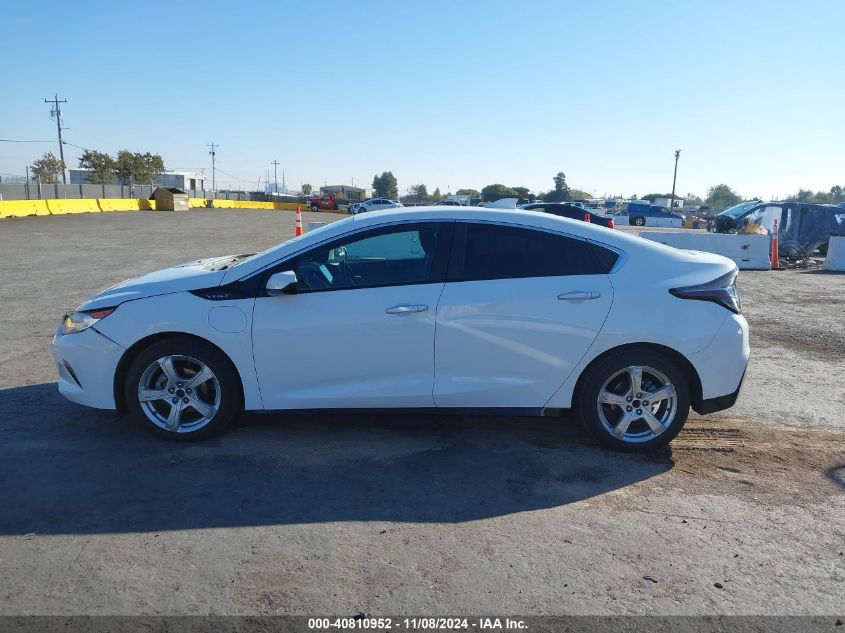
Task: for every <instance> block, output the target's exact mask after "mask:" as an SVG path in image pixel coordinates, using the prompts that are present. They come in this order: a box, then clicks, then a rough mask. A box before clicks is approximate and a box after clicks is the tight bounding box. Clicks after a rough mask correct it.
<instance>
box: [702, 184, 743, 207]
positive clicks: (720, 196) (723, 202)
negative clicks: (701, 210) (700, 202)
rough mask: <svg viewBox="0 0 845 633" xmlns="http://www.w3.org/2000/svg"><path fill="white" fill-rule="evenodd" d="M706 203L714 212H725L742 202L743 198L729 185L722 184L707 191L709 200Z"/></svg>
mask: <svg viewBox="0 0 845 633" xmlns="http://www.w3.org/2000/svg"><path fill="white" fill-rule="evenodd" d="M704 202H705V203H706V204H707V206H709V207H712V208H713V210H714V211H724V210H725V209H727V208H728V207H732V206H734V205H735V204H739V203H740V202H742V198H741V197H740V196H739V195H737V193H736V192H735V191H734V190H733V189H731V188H730V187H729V186H728V185H725V184H721V185H716V186H715V187H710V189H708V190H707V199H706V200H705V201H704Z"/></svg>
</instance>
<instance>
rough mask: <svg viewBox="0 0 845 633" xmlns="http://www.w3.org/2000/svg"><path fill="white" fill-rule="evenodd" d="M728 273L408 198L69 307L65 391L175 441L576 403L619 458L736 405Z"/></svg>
mask: <svg viewBox="0 0 845 633" xmlns="http://www.w3.org/2000/svg"><path fill="white" fill-rule="evenodd" d="M736 276H737V269H736V265H735V264H734V263H733V262H732V261H731V260H729V259H727V258H725V257H721V256H719V255H714V254H710V253H701V252H690V251H683V250H678V249H674V248H671V247H668V246H665V245H662V244H659V243H657V242H652V241H649V240H644V239H641V238H638V237H635V236H633V235H628V234H625V233H623V232H621V231H608V230H607V229H605V228H604V227H601V226H595V225H593V224H588V223H586V222H580V221H573V220H569V219H567V218H561V217H558V216H556V215H552V214H548V213H536V212H533V211H523V210H517V209H478V208H474V207H416V208H403V209H394V210H391V211H384V212H373V213H365V214H361V215H355V216H352V217H348V218H345V219H343V220H340V221H338V222H333V223H329V224H327V225H325V226H323V227H320V228H318V229H315V230H313V231H310V232H308V233H305V234H304V235H302V236H299V237H296V238H294V239H292V240H289V241H287V242H284V243H283V244H280V245H279V246H276V247H273V248H270V249H269V250H267V251H264V252H262V253H258V254H246V255H235V256H227V257H217V258H212V259H203V260H199V261H194V262H191V263H187V264H183V265H180V266H174V267H172V268H166V269H164V270H159V271H157V272H152V273H149V274H146V275H142V276H140V277H138V278H135V279H131V280H128V281H124V282H122V283H119V284H117V285H116V286H114V287H112V288H109V289H107V290H104V291H102V292H100V293H99V294H96V295H94V296H93V297H92V298H90V299H88V300H87V301H85V302H84V303H83V304H82V305H81V306H79V307H78V308H77V309H76V310H74V311H73V312H70V313H68V314H66V315H65V316H64V318H63V319H62V322H61V324H60V326H59V328H58V331H57V332H56V335H55V337H54V339H53V343H52V352H53V355H54V357H55V360H56V364H57V368H58V373H59V382H58V388H59V392H60V393H62V394H63V395H64V396H65V397H66V398H68V399H69V400H72V401H74V402H77V403H80V404H83V405H88V406H91V407H97V408H100V409H116V410H118V411H121V412H129V413H130V414H131V417H132V419H133V420H135V421H137V422H138V423H139V424H141V425H142V426H144V427H145V428H146V429H148V430H150V431H152V432H154V433H155V434H157V435H158V436H160V437H162V438H166V439H169V440H177V441H179V440H183V441H184V440H195V439H197V440H198V439H203V438H206V437H209V436H211V435H213V434H215V433H218V432H220V431H222V430H223V429H224V428H225V427H227V426H228V425H229V424H230V423H231V422H232V421H233V420H235V419H236V418H237V417H238V416H239V415H240V414H241V412H242V411H244V410H249V411H285V410H286V411H297V410H305V409H310V410H313V409H319V410H349V409H365V410H370V411H372V410H381V411H393V412H395V411H396V410H402V411H420V410H423V411H432V412H437V411H440V412H476V413H477V412H484V413H496V412H498V413H504V414H510V415H513V414H520V415H528V414H535V415H557V414H560V413H562V412H563V411H564V410H566V409H574V410H575V411H576V412H577V413H579V414H580V417H581V418H582V420H583V422H584V424H585V426H586V428H587V429H588V430H589V432H590V433H591V434H593V436H594V437H596V438H597V439H598V440H599V441H601V442H603V443H605V444H607V445H608V446H610V447H613V448H615V449H619V450H623V451H645V450H649V449H652V448H655V447H659V446H662V445H665V444H667V443H668V442H669V441H670V440H671V439H672V438H673V437H675V435H677V434H678V432H679V431H680V430H681V428H682V427H683V425H684V422H685V421H686V419H687V416H688V414H689V410H690V407H692V408H693V409H694V410H695V411H697V412H699V413H702V414H705V413H709V412H713V411H718V410H720V409H725V408H728V407H731V406H732V405H733V404H734V402H735V401H736V399H737V395H738V393H739V389H740V386H741V384H742V380H743V377H744V375H745V368H746V364H747V362H748V356H749V345H748V324H747V323H746V320H745V318H744V317H743V316H742V314H741V308H740V298H739V295H738V292H737V288H736V285H735V280H736Z"/></svg>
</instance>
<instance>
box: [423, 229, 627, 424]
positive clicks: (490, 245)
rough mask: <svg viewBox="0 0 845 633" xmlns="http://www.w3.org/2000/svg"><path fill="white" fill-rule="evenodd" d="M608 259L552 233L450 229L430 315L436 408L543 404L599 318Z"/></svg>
mask: <svg viewBox="0 0 845 633" xmlns="http://www.w3.org/2000/svg"><path fill="white" fill-rule="evenodd" d="M596 249H601V251H602V252H601V253H598V254H599V255H602V256H601V257H597V252H596ZM616 257H617V255H616V254H615V253H613V252H612V251H610V250H608V249H603V248H602V247H599V246H596V245H592V244H590V243H588V242H586V241H583V240H580V239H577V238H575V237H570V236H566V235H562V234H558V233H549V232H546V231H541V230H538V229H531V228H526V227H520V226H516V225H507V224H492V223H485V222H478V223H475V222H467V223H458V224H457V225H456V229H455V238H454V241H453V247H452V257H451V260H450V264H449V272H448V275H447V283H446V286H445V288H444V290H443V294H442V296H441V298H440V302H439V304H438V307H437V332H436V340H435V376H434V399H435V402H436V403H437V406H438V407H531V408H534V407H542V406H543V405H545V403H546V402H547V401H548V400H549V398H551V396H552V395H553V394H554V392H555V391H556V390H557V388H558V387H559V386H560V385H561V384H562V383H563V382H564V380H566V378H567V377H568V376H569V374H570V373H571V372H572V370H573V368H574V367H575V365H577V363H578V362H579V361H580V360H581V357H582V356H583V355H584V353H585V352H586V351H587V349H588V348H589V346H590V345H591V344H592V342H593V341H594V340H595V338H596V336H597V334H598V332H599V330H600V329H601V327H602V325H603V323H604V320H605V318H606V317H607V313H608V311H609V310H610V306H611V303H612V302H613V288H612V286H611V284H610V281H609V279H608V276H607V274H606V272H607V271H608V270H609V269H610V267H612V265H613V263H614V262H615V260H616Z"/></svg>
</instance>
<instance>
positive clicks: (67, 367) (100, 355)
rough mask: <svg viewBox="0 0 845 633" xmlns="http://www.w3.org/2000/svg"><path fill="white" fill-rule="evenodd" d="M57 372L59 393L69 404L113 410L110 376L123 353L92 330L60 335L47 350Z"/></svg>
mask: <svg viewBox="0 0 845 633" xmlns="http://www.w3.org/2000/svg"><path fill="white" fill-rule="evenodd" d="M50 351H51V352H52V354H53V358H54V359H55V360H56V369H57V370H58V372H59V393H60V394H62V395H63V396H64V397H65V398H67V399H68V400H70V401H71V402H76V403H78V404H84V405H86V406H89V407H94V408H96V409H116V408H117V406H116V404H115V401H114V375H115V371H116V369H117V365H118V363H119V362H120V358H121V357H122V356H123V353H124V351H125V349H124V348H123V347H121V346H120V345H118V344H117V343H115V342H114V341H112V340H111V339H109V338H106V337H105V336H103V335H102V334H100V333H99V332H98V331H97V330H95V329H94V328H93V327H91V328H88V329H87V330H83V331H82V332H77V333H76V334H62V330H61V327H59V329H58V330H57V331H56V335H55V336H54V337H53V343H52V345H51V346H50Z"/></svg>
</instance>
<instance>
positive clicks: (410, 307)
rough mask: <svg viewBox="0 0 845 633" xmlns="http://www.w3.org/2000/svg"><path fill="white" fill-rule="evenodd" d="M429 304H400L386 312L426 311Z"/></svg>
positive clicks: (409, 312)
mask: <svg viewBox="0 0 845 633" xmlns="http://www.w3.org/2000/svg"><path fill="white" fill-rule="evenodd" d="M426 310H428V306H427V305H424V304H422V303H420V304H416V305H400V306H393V307H392V308H387V310H385V312H387V313H388V314H411V313H412V312H425V311H426Z"/></svg>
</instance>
